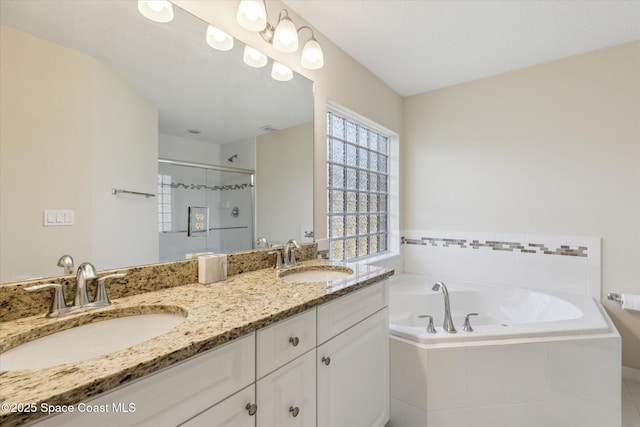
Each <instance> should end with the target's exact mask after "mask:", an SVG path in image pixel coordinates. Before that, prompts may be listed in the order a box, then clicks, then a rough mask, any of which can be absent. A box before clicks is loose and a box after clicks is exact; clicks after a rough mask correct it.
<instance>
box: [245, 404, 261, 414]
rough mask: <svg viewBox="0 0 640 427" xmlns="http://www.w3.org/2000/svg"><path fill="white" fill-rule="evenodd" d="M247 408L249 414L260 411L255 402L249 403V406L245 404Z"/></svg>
mask: <svg viewBox="0 0 640 427" xmlns="http://www.w3.org/2000/svg"><path fill="white" fill-rule="evenodd" d="M245 409H246V410H247V412H248V413H249V415H251V416H254V415H255V414H256V412H257V411H258V405H256V404H255V403H247V406H245Z"/></svg>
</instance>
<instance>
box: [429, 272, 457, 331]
mask: <svg viewBox="0 0 640 427" xmlns="http://www.w3.org/2000/svg"><path fill="white" fill-rule="evenodd" d="M431 290H434V291H436V292H437V291H442V295H443V296H444V323H443V324H442V328H443V329H444V330H445V331H446V332H449V333H450V334H455V333H456V332H458V331H456V327H455V326H454V324H453V320H451V307H450V306H449V291H448V290H447V287H446V286H445V284H444V283H442V282H436V284H435V285H433V287H432V288H431Z"/></svg>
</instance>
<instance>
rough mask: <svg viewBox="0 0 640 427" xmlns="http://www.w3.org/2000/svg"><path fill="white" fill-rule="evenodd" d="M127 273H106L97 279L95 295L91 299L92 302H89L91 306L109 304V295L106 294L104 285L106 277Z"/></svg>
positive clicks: (117, 276)
mask: <svg viewBox="0 0 640 427" xmlns="http://www.w3.org/2000/svg"><path fill="white" fill-rule="evenodd" d="M126 275H127V273H114V274H107V275H106V276H103V277H100V278H99V279H98V287H97V288H96V297H95V298H94V299H93V303H92V304H91V305H92V306H93V307H106V306H108V305H110V304H111V301H109V297H108V296H107V289H106V286H105V282H106V281H107V280H108V279H117V278H120V277H124V276H126Z"/></svg>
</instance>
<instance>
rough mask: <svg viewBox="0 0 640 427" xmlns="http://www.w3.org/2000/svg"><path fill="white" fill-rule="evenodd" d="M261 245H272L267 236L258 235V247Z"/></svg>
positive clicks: (267, 246)
mask: <svg viewBox="0 0 640 427" xmlns="http://www.w3.org/2000/svg"><path fill="white" fill-rule="evenodd" d="M260 246H264V247H265V248H270V247H271V245H270V244H269V241H268V240H267V238H266V237H258V240H256V249H257V248H259V247H260Z"/></svg>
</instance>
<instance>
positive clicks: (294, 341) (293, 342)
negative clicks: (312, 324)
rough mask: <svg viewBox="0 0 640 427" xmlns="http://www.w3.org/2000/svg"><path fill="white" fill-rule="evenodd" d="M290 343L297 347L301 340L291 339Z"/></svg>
mask: <svg viewBox="0 0 640 427" xmlns="http://www.w3.org/2000/svg"><path fill="white" fill-rule="evenodd" d="M289 342H290V343H291V345H292V346H294V347H295V346H297V345H298V344H299V343H300V339H299V338H298V337H291V338H289Z"/></svg>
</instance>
